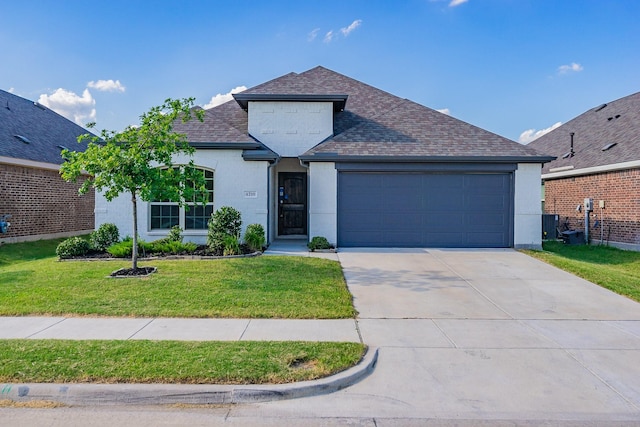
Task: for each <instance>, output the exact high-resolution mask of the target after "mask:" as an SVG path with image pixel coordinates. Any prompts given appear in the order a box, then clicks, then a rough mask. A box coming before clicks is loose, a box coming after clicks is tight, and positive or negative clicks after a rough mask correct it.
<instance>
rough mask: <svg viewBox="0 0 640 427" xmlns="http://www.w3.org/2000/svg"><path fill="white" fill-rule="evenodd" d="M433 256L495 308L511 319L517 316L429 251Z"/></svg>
mask: <svg viewBox="0 0 640 427" xmlns="http://www.w3.org/2000/svg"><path fill="white" fill-rule="evenodd" d="M428 253H429V254H430V255H431V256H432V257H433V258H435V259H436V260H438V262H439V263H440V264H442V265H444V266H445V267H446V268H447V269H449V271H451V272H452V273H453V274H455V275H456V276H458V277H459V278H460V280H462V281H464V282H465V283H466V284H467V285H469V287H470V288H471V289H473V290H474V291H476V292H477V293H478V294H479V295H480V296H481V297H482V298H484V299H486V300H487V301H489V302H490V303H491V304H492V305H493V306H494V307H495V308H497V309H498V310H500V311H501V312H503V313H504V314H506V315H507V316H509V318H511V319H515V317H514V316H513V315H512V314H511V313H509V312H507V311H506V310H505V309H503V308H502V307H500V306H499V305H498V304H497V303H496V302H495V301H493V300H492V299H491V298H489V297H488V296H487V295H485V294H484V293H482V291H480V289H478V288H476V287H475V286H473V284H472V283H471V282H470V281H469V280H467V279H465V278H464V277H462V275H461V274H460V273H458V272H457V271H456V270H455V269H454V268H453V267H451V266H450V265H449V264H448V263H446V262H445V261H444V260H443V259H442V258H440V257H438V256H437V255H436V254H435V253H434V252H433V251H429V252H428Z"/></svg>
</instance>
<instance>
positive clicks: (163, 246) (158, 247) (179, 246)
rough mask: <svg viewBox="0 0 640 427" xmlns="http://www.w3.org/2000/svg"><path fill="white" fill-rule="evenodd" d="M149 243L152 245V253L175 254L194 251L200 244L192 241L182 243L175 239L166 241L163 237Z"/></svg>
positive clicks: (150, 249) (150, 250)
mask: <svg viewBox="0 0 640 427" xmlns="http://www.w3.org/2000/svg"><path fill="white" fill-rule="evenodd" d="M149 245H150V248H149V252H151V253H161V254H174V255H177V254H182V253H188V252H193V251H195V250H196V249H197V248H198V245H196V244H195V243H191V242H187V243H182V242H179V241H175V240H171V241H166V240H163V239H161V240H156V241H154V242H151V243H150V244H149Z"/></svg>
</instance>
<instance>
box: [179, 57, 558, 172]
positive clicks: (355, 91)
mask: <svg viewBox="0 0 640 427" xmlns="http://www.w3.org/2000/svg"><path fill="white" fill-rule="evenodd" d="M242 94H243V95H250V94H265V95H269V94H270V95H339V94H346V95H347V96H348V99H347V102H346V107H345V109H344V111H341V112H336V113H334V135H333V136H332V137H331V138H329V139H327V140H326V141H324V142H322V143H321V144H319V145H317V146H316V147H314V148H312V149H311V150H309V151H308V152H307V153H305V154H304V155H303V156H301V157H303V158H304V159H306V160H313V159H314V156H315V157H317V158H320V157H322V156H323V155H334V156H335V155H337V156H344V157H345V158H346V157H354V156H357V157H363V156H364V157H367V156H370V157H371V158H373V157H376V158H377V157H387V158H401V157H411V158H437V157H449V158H450V157H458V158H465V159H470V158H471V159H472V158H478V159H480V158H482V159H484V158H487V157H491V158H495V159H497V160H499V159H500V158H504V159H513V158H518V159H520V160H522V161H532V162H541V161H548V160H550V159H549V158H548V157H547V156H544V155H541V154H540V153H539V152H537V151H535V150H534V149H532V148H531V147H527V146H524V145H521V144H518V143H517V142H515V141H511V140H509V139H507V138H503V137H501V136H499V135H496V134H493V133H491V132H488V131H486V130H483V129H480V128H478V127H476V126H472V125H470V124H468V123H465V122H463V121H460V120H458V119H455V118H453V117H450V116H448V115H445V114H442V113H439V112H437V111H435V110H432V109H430V108H427V107H424V106H422V105H419V104H416V103H415V102H412V101H409V100H406V99H403V98H399V97H397V96H394V95H392V94H390V93H388V92H385V91H383V90H380V89H377V88H375V87H373V86H370V85H367V84H365V83H362V82H360V81H358V80H355V79H352V78H350V77H347V76H344V75H342V74H339V73H336V72H334V71H331V70H328V69H326V68H324V67H315V68H312V69H310V70H308V71H305V72H303V73H300V74H297V73H289V74H285V75H284V76H281V77H278V78H276V79H273V80H270V81H268V82H265V83H262V84H260V85H258V86H255V87H253V88H250V89H247V90H246V91H244V92H242ZM176 130H179V131H181V132H184V133H186V134H187V136H188V139H189V140H190V141H193V142H205V141H208V142H234V141H235V142H247V140H248V139H250V140H252V141H253V139H252V138H251V137H250V136H249V135H248V134H247V113H246V112H245V111H244V110H242V108H240V106H239V105H238V103H236V102H235V101H229V102H227V103H225V104H222V105H220V106H217V107H214V108H212V109H210V110H208V111H207V117H206V119H205V123H204V124H203V123H197V122H195V121H192V122H189V123H187V124H186V125H184V126H183V127H177V128H176Z"/></svg>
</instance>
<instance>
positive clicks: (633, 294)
mask: <svg viewBox="0 0 640 427" xmlns="http://www.w3.org/2000/svg"><path fill="white" fill-rule="evenodd" d="M543 248H544V251H525V252H526V253H527V254H529V255H531V256H533V257H535V258H538V259H540V260H542V261H545V262H547V263H549V264H551V265H554V266H556V267H558V268H561V269H563V270H566V271H568V272H571V273H573V274H575V275H576V276H579V277H582V278H583V279H586V280H588V281H590V282H593V283H596V284H598V285H600V286H602V287H604V288H607V289H609V290H612V291H614V292H616V293H618V294H620V295H624V296H627V297H629V298H631V299H634V300H636V301H639V302H640V252H634V251H623V250H620V249H617V248H613V247H609V246H597V245H589V246H587V245H564V244H563V243H560V242H545V243H544V244H543Z"/></svg>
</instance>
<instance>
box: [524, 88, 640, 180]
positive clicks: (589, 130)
mask: <svg viewBox="0 0 640 427" xmlns="http://www.w3.org/2000/svg"><path fill="white" fill-rule="evenodd" d="M603 106H604V107H603ZM571 132H574V133H575V135H574V137H573V139H574V153H575V154H574V156H573V157H567V158H564V159H563V158H562V157H563V155H565V154H566V153H568V152H569V151H570V144H571V136H570V133H571ZM612 143H615V144H616V145H615V146H613V147H611V148H610V149H609V150H606V151H602V149H603V148H604V147H605V146H606V145H608V144H612ZM529 146H530V147H533V148H535V149H537V150H538V151H543V152H545V153H549V154H551V155H554V156H556V157H557V159H556V160H554V161H552V162H550V163H547V164H546V165H545V166H544V168H543V171H542V172H543V173H549V172H550V169H552V168H561V167H567V166H573V168H574V170H575V169H583V168H589V167H595V166H605V165H611V164H615V163H623V162H630V161H635V160H640V92H638V93H634V94H632V95H629V96H626V97H624V98H620V99H618V100H616V101H612V102H608V103H606V104H602V105H599V106H597V107H594V108H591V109H590V110H588V111H586V112H584V113H582V114H581V115H579V116H577V117H575V118H573V119H571V120H570V121H568V122H567V123H565V124H563V125H562V126H559V127H558V128H556V129H554V130H552V131H551V132H549V133H547V134H545V135H543V136H541V137H540V138H538V139H536V140H535V141H532V142H531V143H529Z"/></svg>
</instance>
